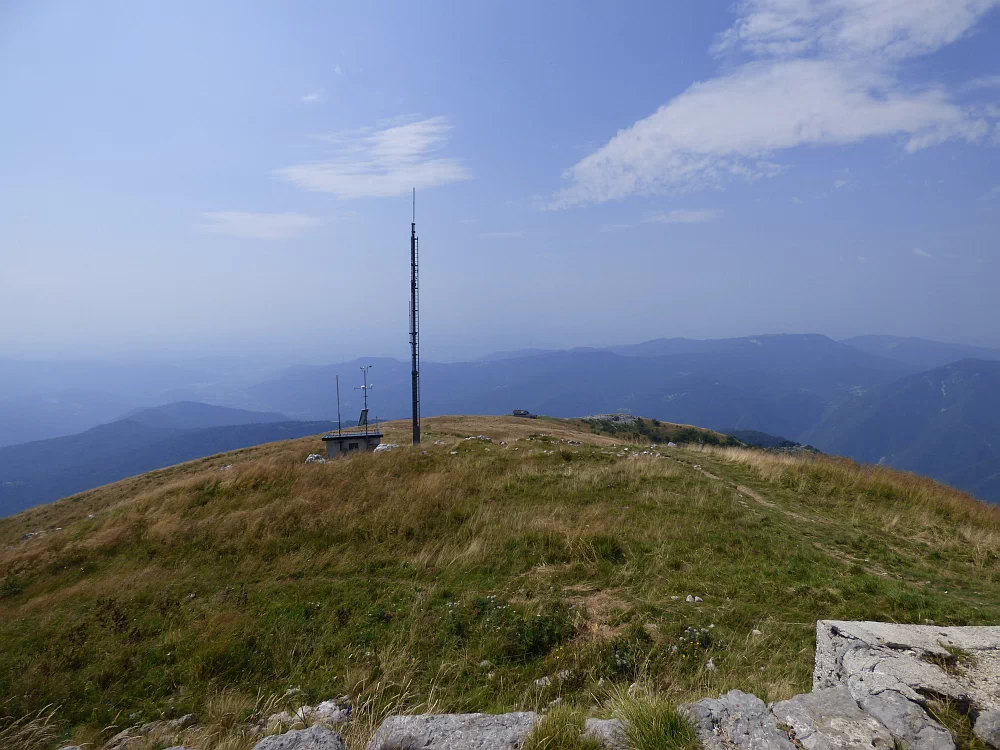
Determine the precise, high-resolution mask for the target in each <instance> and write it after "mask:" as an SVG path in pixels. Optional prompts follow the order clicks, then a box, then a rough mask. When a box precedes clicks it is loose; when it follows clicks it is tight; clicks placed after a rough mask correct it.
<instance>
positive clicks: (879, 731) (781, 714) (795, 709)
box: [773, 686, 894, 750]
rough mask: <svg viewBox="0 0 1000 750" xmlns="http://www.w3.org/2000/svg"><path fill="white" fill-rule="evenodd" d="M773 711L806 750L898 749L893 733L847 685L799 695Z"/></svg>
mask: <svg viewBox="0 0 1000 750" xmlns="http://www.w3.org/2000/svg"><path fill="white" fill-rule="evenodd" d="M773 711H774V716H775V718H776V719H777V720H778V721H779V722H781V723H782V724H784V725H787V726H788V727H790V728H791V732H792V733H793V734H792V737H793V738H794V740H795V742H796V744H799V745H801V746H802V747H804V748H805V750H837V749H838V748H848V749H849V748H859V749H860V748H865V749H866V750H867V749H868V748H874V750H882V749H883V748H884V750H892V748H894V743H893V740H892V735H891V734H890V733H889V730H888V729H886V728H885V726H883V725H882V723H881V722H880V721H878V720H877V719H875V718H874V717H872V716H869V715H868V714H866V713H864V712H863V711H862V710H861V709H860V708H858V704H857V703H855V702H854V699H853V698H852V697H851V693H850V691H849V690H848V689H847V687H846V686H841V687H833V688H826V689H823V690H815V691H813V692H812V693H804V694H802V695H797V696H795V697H794V698H791V699H790V700H787V701H781V702H780V703H776V704H775V705H774V709H773Z"/></svg>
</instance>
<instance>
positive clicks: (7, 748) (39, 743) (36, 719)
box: [0, 706, 59, 750]
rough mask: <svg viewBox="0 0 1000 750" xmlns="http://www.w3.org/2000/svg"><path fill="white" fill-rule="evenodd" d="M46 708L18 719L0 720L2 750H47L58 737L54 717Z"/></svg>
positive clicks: (0, 745)
mask: <svg viewBox="0 0 1000 750" xmlns="http://www.w3.org/2000/svg"><path fill="white" fill-rule="evenodd" d="M57 710H58V709H56V708H52V707H50V706H46V707H45V708H43V709H41V710H40V711H38V712H37V713H34V714H31V715H29V716H25V717H22V718H19V719H0V747H2V748H4V750H49V748H51V747H52V746H53V744H54V743H55V741H56V738H57V737H58V736H59V731H58V727H57V725H56V722H55V715H56V711H57Z"/></svg>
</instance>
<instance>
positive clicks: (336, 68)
mask: <svg viewBox="0 0 1000 750" xmlns="http://www.w3.org/2000/svg"><path fill="white" fill-rule="evenodd" d="M333 72H334V73H336V74H337V75H338V76H342V75H344V71H343V69H342V68H341V67H340V65H334V66H333Z"/></svg>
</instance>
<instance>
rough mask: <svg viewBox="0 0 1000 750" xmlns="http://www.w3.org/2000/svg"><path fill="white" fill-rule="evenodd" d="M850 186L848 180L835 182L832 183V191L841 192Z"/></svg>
mask: <svg viewBox="0 0 1000 750" xmlns="http://www.w3.org/2000/svg"><path fill="white" fill-rule="evenodd" d="M850 184H851V181H850V180H836V181H835V182H834V183H833V189H834V190H843V189H844V188H845V187H847V186H848V185H850Z"/></svg>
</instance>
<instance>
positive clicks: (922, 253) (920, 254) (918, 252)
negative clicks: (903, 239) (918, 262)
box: [913, 247, 934, 258]
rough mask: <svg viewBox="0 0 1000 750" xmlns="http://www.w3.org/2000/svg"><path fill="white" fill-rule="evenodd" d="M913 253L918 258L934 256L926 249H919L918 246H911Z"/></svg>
mask: <svg viewBox="0 0 1000 750" xmlns="http://www.w3.org/2000/svg"><path fill="white" fill-rule="evenodd" d="M913 254H914V255H916V256H917V257H918V258H932V257H934V256H932V255H931V254H930V253H929V252H927V251H926V250H921V249H920V248H919V247H915V248H913Z"/></svg>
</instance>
